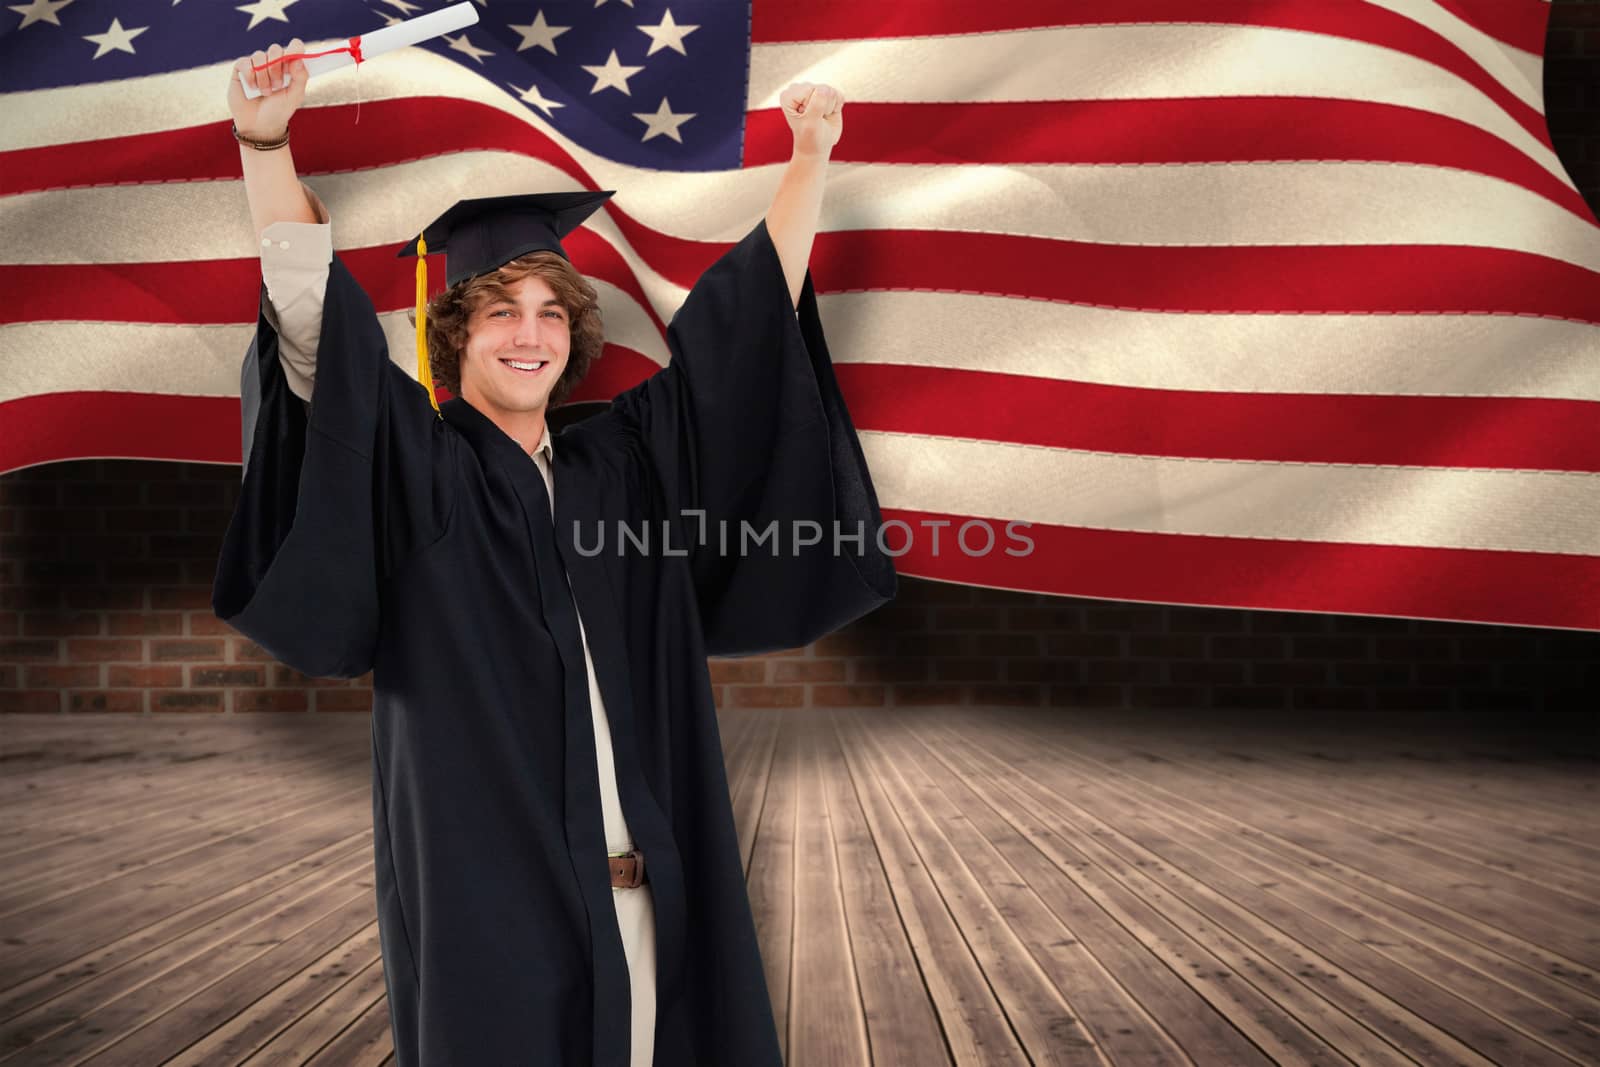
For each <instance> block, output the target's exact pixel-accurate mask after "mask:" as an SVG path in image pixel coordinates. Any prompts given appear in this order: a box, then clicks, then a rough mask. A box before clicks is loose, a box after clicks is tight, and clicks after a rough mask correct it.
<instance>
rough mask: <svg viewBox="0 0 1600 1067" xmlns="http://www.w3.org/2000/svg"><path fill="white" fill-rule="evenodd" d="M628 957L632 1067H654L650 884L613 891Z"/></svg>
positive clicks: (653, 914) (653, 916)
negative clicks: (631, 1003) (631, 1016)
mask: <svg viewBox="0 0 1600 1067" xmlns="http://www.w3.org/2000/svg"><path fill="white" fill-rule="evenodd" d="M611 903H612V905H613V906H614V907H615V908H616V911H617V927H618V929H620V930H621V931H622V951H623V953H624V955H626V956H627V957H628V983H629V987H630V988H631V989H632V992H633V1041H632V1045H631V1048H632V1055H631V1056H630V1057H629V1059H628V1063H629V1067H651V1061H652V1059H653V1058H654V1054H655V1042H656V906H655V898H654V897H653V896H652V895H651V891H650V883H649V882H646V883H645V884H644V885H640V886H635V887H633V888H631V889H618V888H613V889H612V890H611Z"/></svg>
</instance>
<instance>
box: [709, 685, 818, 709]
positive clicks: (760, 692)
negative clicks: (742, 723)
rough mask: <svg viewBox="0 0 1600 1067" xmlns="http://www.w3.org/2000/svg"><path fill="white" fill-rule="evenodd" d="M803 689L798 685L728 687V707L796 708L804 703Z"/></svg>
mask: <svg viewBox="0 0 1600 1067" xmlns="http://www.w3.org/2000/svg"><path fill="white" fill-rule="evenodd" d="M805 693H806V691H805V687H804V686H800V685H730V686H728V701H729V705H728V706H729V707H734V708H798V707H800V706H801V705H802V704H804V703H805Z"/></svg>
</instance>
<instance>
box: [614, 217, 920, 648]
mask: <svg viewBox="0 0 1600 1067" xmlns="http://www.w3.org/2000/svg"><path fill="white" fill-rule="evenodd" d="M797 310H798V315H797V314H796V312H797ZM667 343H668V347H669V349H670V351H671V361H670V362H669V363H668V365H667V366H666V367H664V368H663V369H662V370H660V371H658V372H657V373H655V374H653V375H652V376H651V377H649V378H648V379H646V380H645V381H643V382H641V383H640V384H639V385H637V386H635V387H634V388H632V389H630V390H627V391H626V392H624V393H622V394H620V395H619V396H618V397H617V398H616V399H615V400H614V401H613V404H612V410H613V411H615V412H618V413H620V414H621V415H622V416H623V417H624V418H626V419H628V420H631V421H632V422H633V423H634V424H636V426H637V427H638V431H639V434H640V436H641V438H642V440H643V441H644V442H645V445H646V447H647V448H648V450H649V452H650V453H651V456H652V459H653V461H654V464H655V467H656V469H657V471H658V473H659V476H660V480H661V483H662V486H663V488H664V491H665V495H666V503H667V507H668V509H669V511H670V512H672V513H673V515H674V516H678V515H686V514H687V513H690V512H696V511H698V512H703V513H704V518H703V521H702V519H701V517H700V516H698V515H692V514H687V517H686V518H685V519H684V521H683V523H682V524H681V528H682V530H683V531H684V537H685V539H686V541H687V545H686V546H682V545H680V546H678V547H687V549H688V555H689V567H690V570H691V572H692V574H693V578H694V585H695V591H696V596H697V599H698V602H699V609H700V617H701V622H702V626H703V629H704V632H705V638H706V645H707V651H708V652H709V653H710V654H712V655H748V654H753V653H757V652H767V651H773V650H776V649H786V648H798V647H801V646H803V645H807V644H810V643H811V642H812V641H814V640H816V639H817V638H819V637H822V636H823V635H825V634H828V633H831V632H832V631H834V630H836V629H838V628H840V627H841V626H844V625H845V624H846V623H849V622H851V621H853V620H855V619H857V618H859V617H861V616H862V615H865V614H866V613H867V612H869V611H871V610H873V609H874V608H876V607H878V606H879V605H881V604H883V603H885V602H886V601H888V600H890V599H892V598H893V597H894V595H895V591H896V576H895V571H894V563H893V561H892V559H891V558H890V557H889V556H888V555H887V554H886V553H885V552H883V551H882V549H881V548H880V546H879V543H878V533H879V528H880V526H881V525H882V516H881V514H880V513H879V510H878V499H877V494H876V492H875V491H874V489H873V485H872V479H871V475H870V474H869V472H868V470H867V464H866V460H865V458H864V457H863V455H862V452H861V443H860V441H859V440H858V439H857V437H856V431H855V427H854V425H853V424H852V423H851V421H850V413H849V412H848V410H846V408H845V403H844V398H843V397H842V396H841V395H840V392H839V386H838V383H837V381H836V380H835V378H834V374H833V365H832V362H831V361H830V359H829V356H828V349H827V345H826V343H825V341H824V339H823V334H822V322H821V319H820V318H819V316H818V314H817V301H816V295H815V293H814V292H813V290H812V284H811V275H810V273H809V271H808V272H807V274H806V278H805V284H804V287H803V289H802V291H801V295H800V306H799V308H798V309H796V308H795V306H794V304H793V303H792V302H791V301H790V299H789V289H788V283H787V282H786V281H785V279H784V275H783V267H782V264H781V263H780V261H779V259H778V253H777V249H776V248H774V247H773V244H772V239H771V237H770V235H769V234H768V232H767V226H766V222H765V220H763V221H762V222H760V223H758V224H757V225H756V227H755V229H753V230H752V231H751V232H750V233H749V234H748V235H747V236H746V237H745V238H744V239H743V240H742V241H740V242H739V243H738V244H737V245H735V246H734V247H733V248H731V249H729V250H728V252H726V253H725V254H724V255H723V256H722V257H721V258H720V259H719V260H718V261H717V262H716V263H714V264H712V266H711V267H710V268H709V269H707V271H706V272H705V273H704V274H703V275H702V276H701V277H700V279H699V281H697V282H696V283H695V285H694V288H693V289H691V290H690V292H689V295H688V297H687V299H686V300H685V301H684V303H683V306H682V307H681V308H679V310H678V312H677V314H675V315H674V316H673V318H672V321H671V323H670V324H669V325H668V328H667ZM817 528H820V540H819V541H818V542H817V543H816V544H813V545H810V546H806V547H800V544H801V542H803V541H805V540H808V539H811V538H813V537H816V536H817V534H818V532H819V531H818V529H817ZM724 529H725V530H726V538H725V539H724V537H723V536H722V531H723V530H724ZM744 529H748V530H749V531H750V535H749V537H748V538H744V537H743V530H744ZM769 529H775V530H776V533H777V536H776V539H775V540H773V539H770V538H769V539H768V540H766V541H765V542H759V543H758V542H757V537H758V536H759V535H761V534H763V533H765V532H767V531H768V530H769ZM775 547H776V549H777V551H776V554H774V548H775Z"/></svg>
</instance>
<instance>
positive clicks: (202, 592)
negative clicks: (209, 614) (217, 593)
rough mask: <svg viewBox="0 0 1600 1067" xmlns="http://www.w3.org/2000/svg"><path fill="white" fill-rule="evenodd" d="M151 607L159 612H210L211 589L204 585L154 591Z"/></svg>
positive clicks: (151, 592) (173, 587)
mask: <svg viewBox="0 0 1600 1067" xmlns="http://www.w3.org/2000/svg"><path fill="white" fill-rule="evenodd" d="M172 580H173V581H176V580H177V579H176V578H173V579H172ZM150 606H151V607H152V608H155V609H156V610H157V611H210V610H211V588H210V586H203V585H179V586H172V587H170V588H165V589H152V590H150Z"/></svg>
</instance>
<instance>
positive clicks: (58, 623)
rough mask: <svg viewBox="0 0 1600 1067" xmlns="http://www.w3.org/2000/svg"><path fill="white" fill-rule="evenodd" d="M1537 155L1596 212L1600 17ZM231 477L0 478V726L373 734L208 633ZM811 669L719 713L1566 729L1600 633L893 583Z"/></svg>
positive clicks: (1560, 75)
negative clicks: (234, 722) (1184, 713)
mask: <svg viewBox="0 0 1600 1067" xmlns="http://www.w3.org/2000/svg"><path fill="white" fill-rule="evenodd" d="M1546 94H1547V101H1548V103H1547V110H1548V114H1549V116H1550V127H1551V133H1552V138H1553V140H1554V142H1555V145H1556V149H1557V152H1558V153H1559V154H1560V156H1561V159H1562V161H1563V162H1564V163H1565V164H1566V167H1567V170H1568V172H1569V173H1570V174H1571V175H1572V176H1573V179H1574V181H1575V183H1576V184H1577V186H1578V188H1579V190H1580V191H1582V192H1583V194H1584V196H1585V197H1586V198H1587V199H1588V201H1589V203H1590V204H1591V205H1592V206H1595V207H1596V210H1597V211H1600V0H1556V2H1555V4H1554V6H1553V8H1552V14H1551V20H1550V33H1549V43H1548V48H1547V62H1546ZM237 491H238V471H237V468H234V467H218V466H207V465H202V464H166V463H150V462H124V461H111V460H90V461H78V462H70V463H58V464H51V465H49V466H46V467H38V468H34V469H31V470H26V471H18V472H15V473H13V474H10V475H5V476H0V711H40V712H85V711H122V712H154V711H205V712H219V713H232V712H246V711H287V712H335V711H365V710H368V709H369V708H370V707H371V689H370V678H362V679H355V680H352V681H344V680H325V679H311V678H307V677H305V676H304V675H301V674H299V673H298V672H295V671H292V670H290V669H288V668H287V667H284V666H282V665H281V664H278V663H275V662H273V661H272V660H271V659H270V658H269V657H267V656H266V655H265V654H264V653H263V652H262V651H261V649H260V648H259V647H258V646H256V645H255V644H254V643H253V642H251V641H249V640H247V639H246V638H243V637H241V636H240V635H238V634H237V633H235V632H234V631H233V630H231V629H230V628H228V627H227V626H226V625H224V624H222V623H220V622H218V621H217V619H216V618H215V617H214V616H213V615H212V614H211V607H210V590H211V579H212V574H213V571H214V568H215V565H216V559H217V548H218V544H219V542H220V540H221V535H222V531H223V530H224V529H225V528H226V525H227V521H228V516H229V513H230V512H231V510H232V506H233V500H234V497H235V495H236V494H237ZM901 589H902V592H901V595H900V597H899V598H898V599H897V600H896V601H895V603H893V604H891V605H889V606H888V607H887V608H885V609H884V610H883V611H880V612H877V613H875V614H874V615H873V616H871V617H870V618H868V619H865V620H862V622H860V623H859V624H857V625H855V626H852V627H849V628H847V629H846V630H844V631H842V632H840V633H838V634H836V635H833V636H832V637H828V638H826V639H824V640H822V641H819V642H817V643H816V644H815V645H813V646H811V647H810V648H807V649H800V650H795V651H793V652H791V653H788V654H784V655H773V656H767V657H760V658H754V659H747V660H718V661H714V662H713V663H712V681H713V684H714V685H715V687H716V690H717V694H716V695H717V699H718V702H719V703H721V704H723V705H725V706H730V707H775V706H785V707H794V706H801V705H827V704H833V705H839V704H859V705H888V706H895V705H916V704H928V703H980V704H1022V705H1037V706H1047V707H1048V706H1058V707H1064V706H1074V705H1093V706H1101V707H1124V708H1143V707H1192V708H1206V707H1243V708H1259V709H1267V710H1298V709H1319V710H1321V709H1332V710H1339V709H1349V710H1373V711H1384V710H1388V709H1400V708H1421V709H1432V710H1443V711H1453V712H1457V713H1463V714H1469V713H1475V712H1485V713H1490V714H1504V713H1510V712H1524V713H1530V712H1541V711H1573V710H1579V709H1584V710H1586V709H1587V708H1588V706H1589V705H1591V704H1593V703H1595V697H1596V695H1597V694H1600V634H1583V633H1570V632H1562V631H1553V630H1534V629H1521V628H1517V627H1504V626H1477V625H1457V624H1450V623H1434V622H1425V621H1416V620H1405V619H1369V618H1357V617H1348V616H1326V615H1300V614H1288V613H1281V612H1265V611H1232V610H1215V609H1203V608H1182V607H1166V606H1160V605H1141V604H1117V603H1111V602H1104V601H1091V600H1077V599H1071V598H1053V597H1042V596H1034V595H1030V594H1018V593H1001V592H995V591H991V590H981V589H969V588H964V587H959V586H949V585H944V584H941V583H935V582H925V581H917V580H914V579H903V580H902V585H901Z"/></svg>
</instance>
